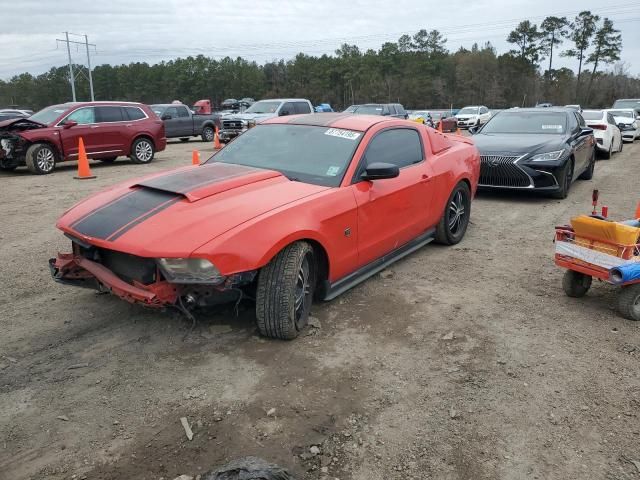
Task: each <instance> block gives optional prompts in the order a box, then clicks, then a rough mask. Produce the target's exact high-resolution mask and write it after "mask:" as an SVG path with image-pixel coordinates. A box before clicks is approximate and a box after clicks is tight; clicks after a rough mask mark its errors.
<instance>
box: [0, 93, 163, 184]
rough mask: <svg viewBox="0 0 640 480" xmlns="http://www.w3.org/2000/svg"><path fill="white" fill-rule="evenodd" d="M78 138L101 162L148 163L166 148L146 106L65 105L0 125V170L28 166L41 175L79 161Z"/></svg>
mask: <svg viewBox="0 0 640 480" xmlns="http://www.w3.org/2000/svg"><path fill="white" fill-rule="evenodd" d="M80 138H82V139H83V142H84V146H85V149H86V152H87V156H88V157H89V158H92V159H96V160H101V161H103V162H113V161H114V160H115V159H116V158H117V157H119V156H128V157H129V158H131V160H132V161H133V162H135V163H149V162H150V161H151V160H153V156H154V154H155V152H158V151H161V150H164V149H165V147H166V145H167V139H166V138H165V133H164V124H163V123H162V120H160V119H159V118H158V117H157V116H156V114H155V113H153V112H152V111H151V109H150V108H149V107H147V106H146V105H143V104H141V103H132V102H86V103H64V104H62V105H53V106H51V107H47V108H45V109H43V110H40V111H39V112H37V113H35V114H33V115H32V116H30V117H28V118H15V119H12V120H6V121H4V122H0V170H13V169H15V168H16V167H18V166H20V165H26V166H27V168H28V169H29V170H30V171H31V172H33V173H36V174H39V175H43V174H47V173H51V172H52V171H53V169H54V168H55V165H56V163H57V162H64V161H69V160H77V158H78V140H79V139H80Z"/></svg>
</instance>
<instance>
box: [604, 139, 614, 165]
mask: <svg viewBox="0 0 640 480" xmlns="http://www.w3.org/2000/svg"><path fill="white" fill-rule="evenodd" d="M612 153H613V140H611V143H610V144H609V151H608V152H605V153H604V158H606V159H607V160H609V159H611V154H612Z"/></svg>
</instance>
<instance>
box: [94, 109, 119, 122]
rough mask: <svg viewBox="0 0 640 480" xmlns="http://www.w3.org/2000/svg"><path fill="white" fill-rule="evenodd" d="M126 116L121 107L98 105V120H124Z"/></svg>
mask: <svg viewBox="0 0 640 480" xmlns="http://www.w3.org/2000/svg"><path fill="white" fill-rule="evenodd" d="M123 120H124V117H123V115H122V108H121V107H96V122H98V123H106V122H122V121H123Z"/></svg>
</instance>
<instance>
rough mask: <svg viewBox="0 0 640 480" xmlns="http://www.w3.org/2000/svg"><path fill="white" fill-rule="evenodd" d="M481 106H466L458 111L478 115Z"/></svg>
mask: <svg viewBox="0 0 640 480" xmlns="http://www.w3.org/2000/svg"><path fill="white" fill-rule="evenodd" d="M479 110H480V107H464V108H463V109H462V110H460V111H459V112H458V115H477V114H478V111H479Z"/></svg>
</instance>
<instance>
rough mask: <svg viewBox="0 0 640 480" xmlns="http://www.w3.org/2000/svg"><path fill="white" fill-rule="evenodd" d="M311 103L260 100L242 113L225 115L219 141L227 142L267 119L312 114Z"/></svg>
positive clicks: (294, 99) (292, 99)
mask: <svg viewBox="0 0 640 480" xmlns="http://www.w3.org/2000/svg"><path fill="white" fill-rule="evenodd" d="M314 111H315V110H314V108H313V105H312V104H311V102H310V101H309V100H307V99H304V98H274V99H270V100H260V101H258V102H256V103H254V104H253V105H251V106H250V107H249V108H247V109H246V110H245V111H244V112H242V113H238V114H235V115H227V116H225V117H224V118H223V119H222V129H221V130H220V141H221V142H228V141H230V140H233V139H234V138H235V137H237V136H238V135H240V134H241V133H242V132H244V131H245V130H247V128H251V127H253V126H254V125H256V124H258V123H261V122H264V121H265V120H268V119H269V118H274V117H284V116H285V115H300V114H304V113H314Z"/></svg>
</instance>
